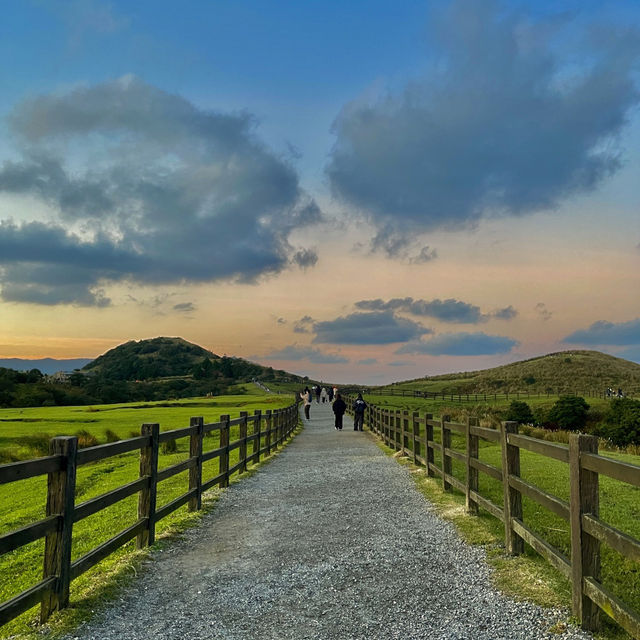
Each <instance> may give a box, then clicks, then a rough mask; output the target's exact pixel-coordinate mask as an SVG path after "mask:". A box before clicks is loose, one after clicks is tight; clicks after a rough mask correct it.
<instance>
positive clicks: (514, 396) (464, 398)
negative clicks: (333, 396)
mask: <svg viewBox="0 0 640 640" xmlns="http://www.w3.org/2000/svg"><path fill="white" fill-rule="evenodd" d="M358 390H359V391H362V392H363V393H366V394H368V395H379V396H400V397H402V398H424V399H425V400H442V401H443V402H455V403H463V402H473V403H476V404H477V403H478V402H497V401H498V400H505V401H507V402H508V401H509V400H523V399H529V398H550V397H552V396H582V397H585V398H614V397H617V396H611V395H607V394H606V392H605V391H594V390H586V391H562V390H560V389H558V390H556V391H545V392H538V391H505V392H501V393H497V392H496V393H451V392H446V391H438V392H436V391H421V390H420V389H393V388H389V389H358ZM343 391H344V392H345V393H347V392H349V391H351V392H352V388H349V389H348V390H344V389H343ZM635 395H637V394H634V393H632V394H631V396H635ZM631 396H629V397H631Z"/></svg>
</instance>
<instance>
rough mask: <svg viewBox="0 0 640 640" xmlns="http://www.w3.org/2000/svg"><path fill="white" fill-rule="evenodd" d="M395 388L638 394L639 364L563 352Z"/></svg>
mask: <svg viewBox="0 0 640 640" xmlns="http://www.w3.org/2000/svg"><path fill="white" fill-rule="evenodd" d="M393 387H394V388H396V389H397V388H400V389H402V388H404V389H419V390H422V391H433V392H438V393H440V392H445V393H504V392H509V393H515V392H518V391H530V392H532V393H547V392H550V393H569V392H580V391H582V392H587V391H598V392H603V391H604V390H605V389H607V388H608V387H611V388H612V389H614V390H617V389H618V388H621V389H622V390H623V392H624V393H625V394H627V395H636V396H637V395H639V394H640V365H639V364H636V363H634V362H629V361H628V360H623V359H622V358H616V357H614V356H610V355H607V354H604V353H600V352H599V351H562V352H559V353H550V354H548V355H546V356H540V357H538V358H531V359H529V360H523V361H521V362H513V363H511V364H507V365H504V366H501V367H495V368H493V369H483V370H480V371H469V372H464V373H452V374H446V375H439V376H431V377H426V378H419V379H416V380H407V381H406V382H398V383H396V384H394V385H393Z"/></svg>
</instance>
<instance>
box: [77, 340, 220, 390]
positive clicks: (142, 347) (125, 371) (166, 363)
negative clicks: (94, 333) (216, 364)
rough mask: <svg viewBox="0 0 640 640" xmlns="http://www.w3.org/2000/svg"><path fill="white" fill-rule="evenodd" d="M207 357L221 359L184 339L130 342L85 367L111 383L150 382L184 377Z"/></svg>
mask: <svg viewBox="0 0 640 640" xmlns="http://www.w3.org/2000/svg"><path fill="white" fill-rule="evenodd" d="M205 358H209V360H211V361H213V360H218V359H219V357H218V356H217V355H216V354H214V353H212V352H211V351H208V350H207V349H204V348H203V347H200V346H198V345H197V344H192V343H191V342H187V341H186V340H183V339H182V338H152V339H150V340H138V341H136V340H131V341H129V342H125V343H124V344H121V345H119V346H117V347H115V348H114V349H111V350H110V351H107V353H105V354H103V355H101V356H99V357H98V358H96V359H95V360H93V361H92V362H90V363H89V364H86V365H85V366H84V367H83V371H90V372H92V373H94V374H99V375H102V376H104V377H107V378H110V379H112V380H150V379H153V378H166V377H169V376H185V375H189V374H191V373H192V372H193V369H194V367H195V366H196V365H198V364H200V363H202V361H203V360H204V359H205Z"/></svg>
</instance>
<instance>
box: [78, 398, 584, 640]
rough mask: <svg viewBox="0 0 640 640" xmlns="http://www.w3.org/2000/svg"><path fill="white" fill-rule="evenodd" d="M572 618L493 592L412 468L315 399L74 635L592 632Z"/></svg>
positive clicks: (107, 639)
mask: <svg viewBox="0 0 640 640" xmlns="http://www.w3.org/2000/svg"><path fill="white" fill-rule="evenodd" d="M566 618H567V613H566V612H559V611H553V610H545V609H541V608H540V607H537V606H534V605H531V604H527V603H522V602H514V601H512V600H510V599H508V598H506V597H505V596H503V595H502V594H501V593H499V592H498V591H496V589H494V588H493V587H492V586H491V583H490V570H489V569H488V567H487V565H486V563H485V561H484V554H483V551H482V550H481V549H477V548H472V547H469V546H467V545H465V544H464V543H463V542H461V540H460V539H459V538H458V536H457V534H456V532H455V530H454V528H453V526H452V525H451V524H449V523H447V522H443V521H442V520H441V519H439V518H438V517H437V516H436V515H435V513H434V511H433V509H432V508H431V506H430V505H429V503H428V502H427V501H426V500H425V498H424V497H423V496H422V495H421V494H420V493H419V492H418V491H417V490H416V489H415V487H414V483H413V481H412V480H411V477H410V475H409V472H408V470H407V469H406V468H405V467H403V466H401V465H399V464H397V462H396V461H395V460H393V459H392V458H390V457H388V456H385V455H384V454H383V453H382V452H381V451H380V449H379V448H378V447H377V446H376V444H375V442H374V441H373V438H372V436H371V435H369V434H368V433H367V432H364V433H362V432H354V431H353V429H352V422H351V420H350V419H349V418H348V417H347V416H345V428H344V430H343V431H340V432H338V431H336V430H335V429H334V428H333V415H332V413H331V407H330V405H328V404H324V405H323V404H316V403H314V404H313V406H312V407H311V420H310V421H308V422H307V421H305V428H304V430H303V431H302V433H301V434H300V435H298V436H297V437H296V438H295V439H294V441H293V442H292V443H291V444H290V445H288V446H287V447H286V449H284V450H283V451H282V453H280V455H279V456H277V458H275V459H274V460H273V461H272V462H271V463H270V464H268V465H265V466H264V467H262V469H260V470H259V471H258V472H257V473H256V474H255V475H253V476H251V477H249V478H246V479H243V480H242V481H241V482H239V483H236V484H234V485H232V486H231V487H230V488H229V489H228V490H227V491H225V492H224V494H223V496H222V497H221V499H220V500H219V502H218V503H217V505H216V507H215V508H214V509H213V510H212V511H211V512H210V513H208V514H207V515H206V516H205V517H204V520H203V522H202V525H201V526H199V527H197V528H194V529H191V530H189V531H188V532H187V534H186V535H185V537H184V538H183V539H181V540H180V541H179V542H177V543H175V544H173V545H171V547H170V548H168V549H164V551H163V552H155V553H154V560H153V561H152V562H150V563H149V564H148V566H147V568H146V570H145V571H144V572H143V573H142V574H141V575H140V577H139V578H138V579H137V580H136V581H135V583H134V584H133V585H131V587H130V588H128V589H127V590H126V591H125V592H124V593H123V594H122V595H121V597H120V598H119V599H118V600H117V601H115V602H112V603H111V604H110V605H108V607H106V608H105V610H104V611H101V612H99V613H98V614H97V615H96V617H95V618H94V619H93V620H92V621H90V622H89V623H86V624H84V625H82V626H81V627H80V628H79V629H77V630H76V632H75V633H74V634H72V635H70V636H68V637H67V640H70V639H71V638H82V639H87V638H91V639H98V638H100V639H102V640H116V639H117V640H125V639H130V640H138V639H139V640H142V639H145V640H146V639H149V640H151V639H153V640H174V639H178V638H180V639H184V640H192V639H193V640H199V639H203V640H204V639H214V638H215V639H221V638H228V639H238V640H246V639H250V638H260V639H265V640H267V639H274V640H276V639H277V640H294V639H295V640H301V639H312V638H315V639H319V640H334V639H335V640H338V639H339V640H348V639H356V638H362V639H365V638H366V639H378V638H379V639H392V638H402V639H404V640H413V639H418V638H429V639H439V638H442V639H445V638H446V639H462V638H465V639H474V640H483V639H487V640H489V639H491V640H497V639H502V638H504V639H505V640H506V639H508V640H519V639H538V638H556V639H558V638H560V639H564V640H574V639H578V638H581V639H586V638H591V637H592V636H590V635H589V634H587V633H585V632H582V631H581V630H579V629H576V628H574V627H568V628H567V630H566V631H565V632H564V633H562V634H560V635H558V634H557V633H552V632H551V631H550V629H551V627H552V626H553V625H555V624H556V623H557V622H558V621H565V620H566Z"/></svg>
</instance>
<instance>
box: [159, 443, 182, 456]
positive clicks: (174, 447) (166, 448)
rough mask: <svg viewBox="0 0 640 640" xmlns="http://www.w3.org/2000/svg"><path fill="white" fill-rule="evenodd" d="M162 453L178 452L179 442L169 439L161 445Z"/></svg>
mask: <svg viewBox="0 0 640 640" xmlns="http://www.w3.org/2000/svg"><path fill="white" fill-rule="evenodd" d="M160 450H161V451H162V453H176V452H177V451H178V444H177V443H176V441H175V440H167V441H166V442H163V443H162V444H161V445H160Z"/></svg>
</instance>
